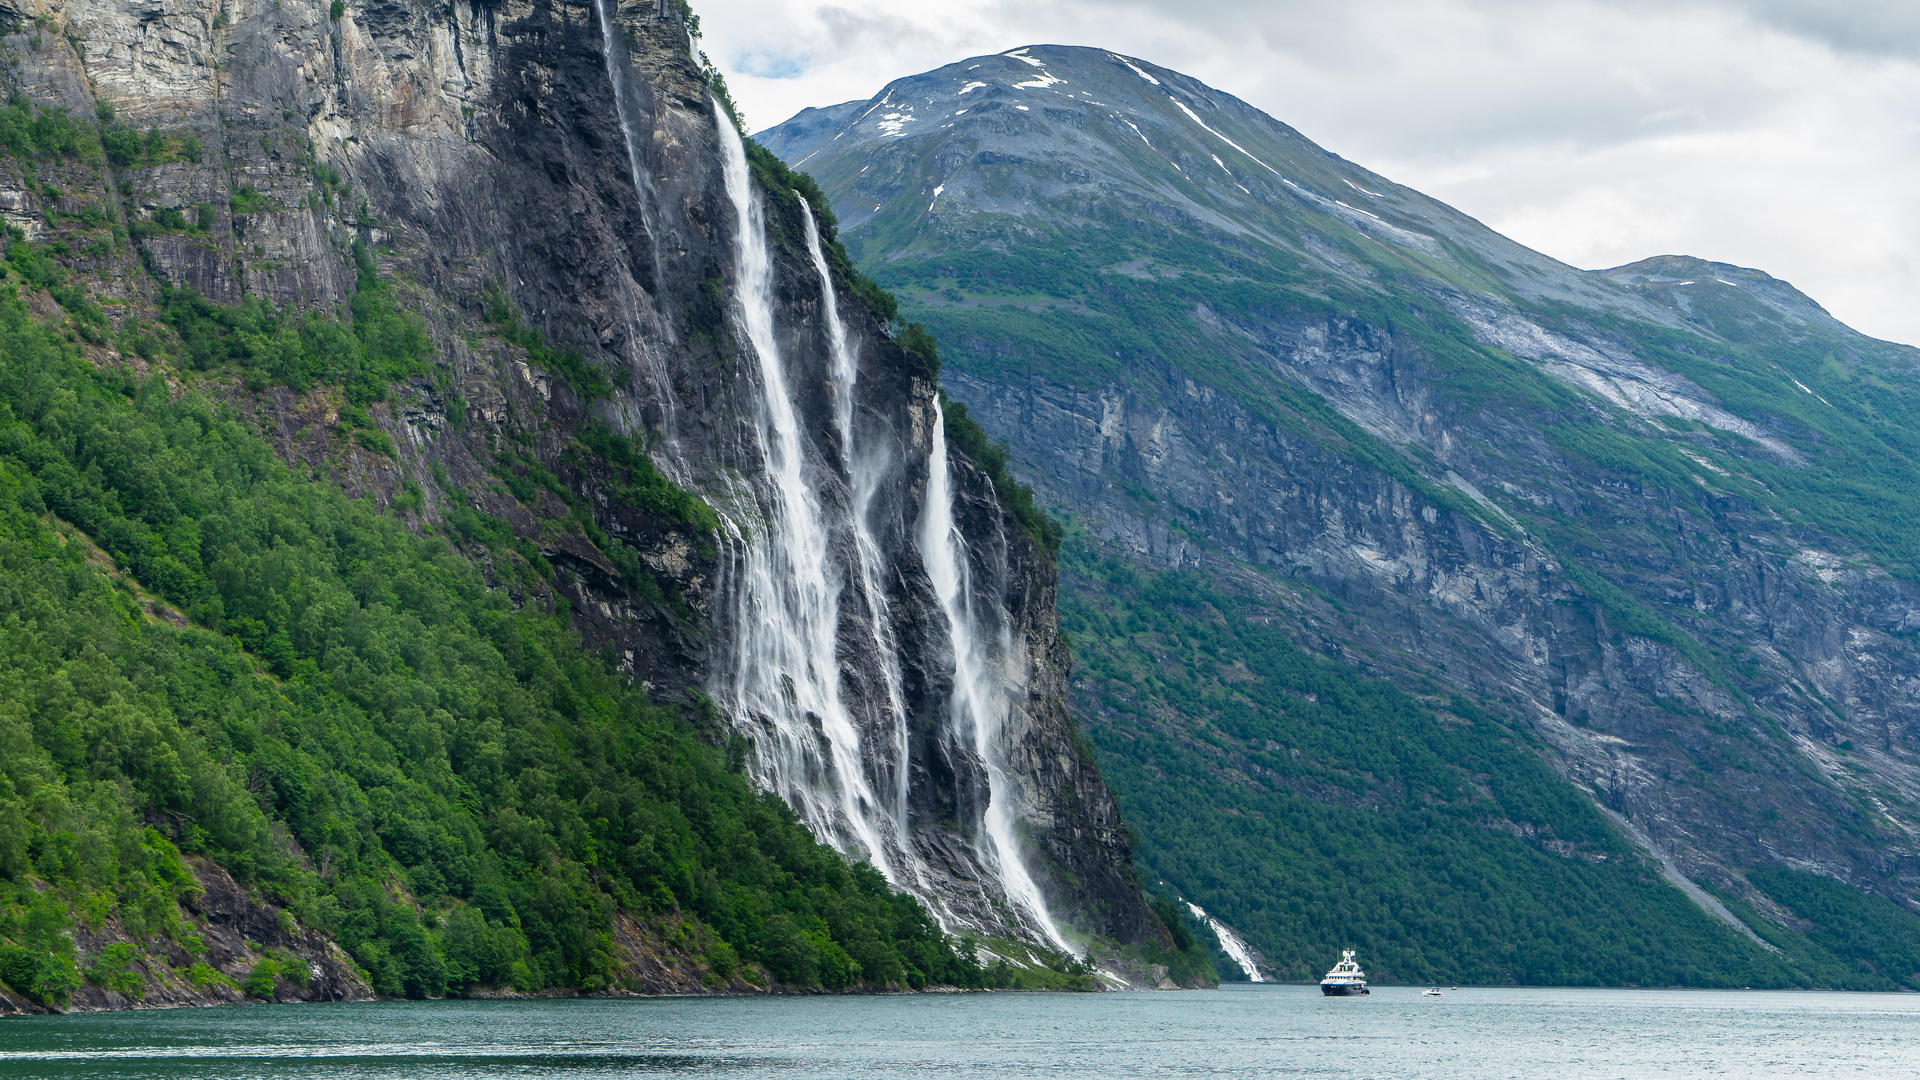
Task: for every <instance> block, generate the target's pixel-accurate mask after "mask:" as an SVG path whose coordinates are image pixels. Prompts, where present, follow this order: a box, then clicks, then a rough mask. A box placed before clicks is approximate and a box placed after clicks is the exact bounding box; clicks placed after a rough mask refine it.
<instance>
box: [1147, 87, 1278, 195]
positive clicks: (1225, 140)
mask: <svg viewBox="0 0 1920 1080" xmlns="http://www.w3.org/2000/svg"><path fill="white" fill-rule="evenodd" d="M1167 100H1168V101H1171V102H1173V103H1174V104H1175V105H1177V106H1179V107H1180V111H1181V112H1183V113H1186V114H1187V119H1189V120H1191V121H1193V122H1194V123H1196V124H1199V125H1200V126H1201V127H1202V128H1203V129H1205V130H1206V132H1207V134H1209V135H1212V136H1213V137H1214V138H1216V139H1219V140H1220V141H1221V142H1223V143H1226V144H1227V145H1228V146H1231V147H1233V148H1234V149H1235V150H1238V151H1240V152H1241V153H1243V154H1245V155H1247V157H1248V158H1251V159H1252V161H1253V163H1254V164H1255V165H1258V166H1260V167H1261V168H1263V169H1265V170H1267V171H1268V172H1270V173H1272V174H1273V175H1275V176H1278V177H1280V179H1281V180H1282V181H1284V182H1285V183H1287V184H1289V185H1291V186H1294V187H1298V186H1299V185H1298V184H1294V182H1293V181H1291V180H1288V179H1287V178H1286V177H1285V176H1284V175H1282V174H1281V172H1280V170H1279V169H1276V168H1274V167H1273V166H1271V165H1269V164H1267V163H1266V162H1264V161H1261V160H1260V159H1259V158H1257V157H1254V156H1253V153H1252V151H1250V150H1248V149H1247V148H1246V147H1244V146H1241V145H1240V144H1239V143H1237V142H1234V141H1233V140H1232V139H1229V138H1227V137H1226V136H1225V135H1222V134H1220V133H1219V132H1217V131H1215V130H1213V129H1212V128H1210V127H1207V122H1206V121H1205V120H1202V119H1200V117H1198V116H1197V115H1195V114H1194V111H1193V110H1192V109H1189V108H1187V106H1186V103H1185V102H1183V101H1181V100H1180V99H1179V98H1177V97H1174V96H1173V95H1172V94H1168V95H1167Z"/></svg>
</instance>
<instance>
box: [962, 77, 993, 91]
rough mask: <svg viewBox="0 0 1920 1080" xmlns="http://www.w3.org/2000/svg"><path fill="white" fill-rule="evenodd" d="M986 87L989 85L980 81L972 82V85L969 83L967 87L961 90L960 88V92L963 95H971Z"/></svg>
mask: <svg viewBox="0 0 1920 1080" xmlns="http://www.w3.org/2000/svg"><path fill="white" fill-rule="evenodd" d="M985 85H987V84H986V83H983V82H980V81H978V80H975V81H973V82H970V83H968V84H967V85H965V86H963V87H961V88H960V92H961V93H963V94H971V93H973V92H974V91H975V90H978V89H980V88H981V87H983V86H985Z"/></svg>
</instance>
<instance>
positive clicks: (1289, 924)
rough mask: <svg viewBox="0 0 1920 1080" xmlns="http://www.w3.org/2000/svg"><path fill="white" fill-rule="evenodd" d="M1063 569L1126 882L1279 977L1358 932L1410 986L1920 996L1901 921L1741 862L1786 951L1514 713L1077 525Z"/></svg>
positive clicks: (1888, 905)
mask: <svg viewBox="0 0 1920 1080" xmlns="http://www.w3.org/2000/svg"><path fill="white" fill-rule="evenodd" d="M1061 565H1062V570H1063V572H1064V574H1065V575H1066V579H1067V581H1066V583H1067V585H1068V586H1069V587H1068V588H1066V589H1063V590H1062V594H1061V596H1062V599H1061V626H1062V627H1063V629H1065V630H1066V631H1067V633H1068V634H1069V635H1070V637H1071V639H1072V642H1073V652H1074V657H1075V660H1076V664H1077V666H1078V669H1079V674H1078V676H1077V678H1076V683H1075V692H1076V705H1077V706H1079V707H1081V708H1082V709H1083V710H1085V712H1086V718H1085V720H1084V722H1083V728H1082V729H1083V730H1084V731H1085V732H1086V733H1087V734H1088V736H1089V738H1090V739H1091V740H1092V742H1093V744H1094V746H1095V749H1096V751H1097V754H1098V758H1099V761H1100V767H1101V770H1102V772H1103V773H1104V774H1105V775H1106V776H1107V778H1108V781H1109V783H1111V784H1112V785H1113V789H1114V791H1115V793H1116V795H1117V796H1118V798H1119V800H1120V805H1121V809H1122V812H1123V813H1125V814H1126V815H1127V818H1128V820H1129V821H1132V822H1134V823H1136V826H1137V827H1138V828H1139V831H1140V836H1141V840H1140V847H1139V856H1140V863H1141V869H1142V872H1143V875H1144V876H1146V877H1147V878H1148V879H1149V880H1154V879H1161V878H1164V879H1165V880H1167V881H1169V882H1175V883H1178V884H1179V887H1180V888H1181V889H1182V890H1184V891H1185V893H1186V894H1187V895H1188V896H1190V897H1191V898H1192V899H1194V900H1195V901H1197V902H1199V903H1200V904H1201V905H1202V906H1203V907H1205V908H1206V909H1207V910H1208V911H1210V912H1211V913H1213V914H1214V915H1216V916H1218V917H1220V918H1221V919H1224V920H1225V921H1226V922H1227V923H1228V925H1230V926H1233V927H1234V928H1235V929H1236V930H1238V931H1239V932H1240V933H1242V934H1243V935H1245V936H1246V937H1247V938H1248V939H1249V940H1251V941H1253V942H1255V943H1256V944H1257V945H1258V947H1259V948H1260V949H1262V950H1263V951H1264V952H1265V954H1266V956H1267V958H1268V960H1269V961H1270V962H1271V963H1272V965H1273V967H1274V969H1275V971H1276V972H1277V973H1278V974H1279V975H1280V976H1281V977H1282V978H1294V979H1308V978H1318V977H1319V975H1320V973H1321V972H1322V971H1324V970H1325V969H1326V968H1327V967H1329V966H1330V965H1331V964H1332V962H1333V961H1334V960H1335V959H1338V956H1339V950H1340V949H1341V948H1356V949H1358V950H1359V951H1360V955H1361V957H1362V958H1363V959H1364V960H1365V962H1366V964H1367V966H1368V967H1369V969H1370V970H1371V971H1372V973H1373V974H1374V975H1375V977H1376V978H1379V979H1382V980H1388V981H1395V982H1409V983H1436V982H1452V983H1459V982H1477V983H1510V982H1511V983H1525V984H1552V985H1637V986H1665V985H1688V986H1775V987H1778V986H1842V987H1851V988H1856V989H1894V988H1898V987H1908V988H1920V973H1916V972H1915V971H1913V970H1909V969H1910V968H1912V967H1914V966H1915V965H1914V964H1913V963H1912V958H1913V954H1912V948H1913V942H1915V941H1916V940H1920V939H1917V938H1916V937H1915V935H1917V934H1920V917H1916V916H1914V915H1913V914H1912V913H1910V912H1908V911H1906V910H1905V909H1904V908H1901V907H1900V906H1899V905H1897V904H1894V903H1892V902H1891V901H1887V900H1882V899H1880V898H1878V897H1871V896H1866V895H1864V894H1861V893H1859V892H1857V891H1855V890H1853V889H1850V888H1848V887H1847V886H1844V885H1841V884H1839V883H1837V882H1833V881H1831V880H1829V879H1825V878H1817V877H1813V876H1812V875H1804V874H1798V875H1796V874H1792V873H1791V872H1788V871H1779V872H1768V873H1770V874H1771V875H1772V876H1767V877H1764V878H1762V877H1760V876H1758V875H1760V873H1761V872H1758V871H1756V881H1757V882H1758V883H1759V884H1761V885H1762V886H1763V887H1764V888H1765V889H1766V890H1767V892H1768V893H1769V895H1771V896H1773V897H1775V898H1776V899H1779V900H1780V901H1781V902H1783V903H1785V904H1787V905H1788V906H1789V907H1790V908H1791V910H1793V911H1794V912H1796V913H1798V914H1799V915H1800V916H1801V917H1802V918H1803V919H1806V920H1808V922H1809V924H1810V925H1809V928H1808V929H1807V930H1806V932H1805V933H1796V932H1794V931H1791V930H1788V929H1786V928H1784V927H1779V926H1776V925H1774V924H1772V923H1767V922H1765V921H1764V920H1761V919H1759V918H1758V917H1757V916H1753V915H1752V913H1751V912H1747V914H1748V915H1749V917H1750V919H1751V921H1752V922H1753V923H1755V924H1756V925H1764V926H1765V927H1766V928H1767V931H1768V933H1769V937H1770V938H1771V939H1772V940H1773V941H1774V943H1775V944H1776V945H1779V946H1781V947H1782V948H1783V949H1784V950H1786V952H1787V958H1786V959H1784V960H1783V959H1782V958H1780V957H1776V956H1774V955H1771V954H1769V953H1767V952H1765V951H1763V950H1762V949H1760V948H1759V947H1757V946H1754V945H1752V944H1751V943H1750V942H1749V941H1747V940H1746V939H1745V938H1742V937H1740V936H1739V935H1738V934H1736V933H1735V932H1734V931H1733V930H1732V929H1731V928H1729V927H1728V926H1726V925H1725V924H1723V923H1721V922H1719V921H1718V920H1716V919H1714V918H1712V917H1710V916H1708V915H1707V914H1706V913H1705V912H1704V911H1702V910H1701V909H1700V908H1698V907H1696V906H1695V905H1694V904H1693V903H1692V902H1691V901H1689V900H1688V899H1687V898H1686V897H1685V896H1684V895H1682V894H1681V893H1680V892H1679V890H1677V889H1674V888H1672V887H1671V886H1669V885H1668V884H1667V883H1666V882H1665V881H1664V880H1663V879H1662V878H1661V877H1660V875H1659V869H1658V867H1656V866H1654V865H1652V864H1650V863H1649V862H1648V861H1647V860H1646V859H1645V857H1644V856H1642V855H1640V854H1638V853H1637V852H1636V850H1635V849H1634V847H1633V845H1632V844H1631V843H1629V842H1628V841H1627V840H1626V839H1625V838H1624V837H1622V836H1621V835H1620V834H1619V833H1618V832H1617V831H1616V830H1615V829H1614V828H1613V826H1612V825H1611V824H1609V823H1608V822H1607V820H1606V819H1605V818H1604V817H1603V816H1601V814H1600V813H1599V811H1597V810H1596V809H1594V807H1593V806H1592V804H1591V803H1590V802H1589V801H1588V800H1587V799H1586V798H1585V797H1584V796H1583V795H1582V794H1581V793H1579V792H1577V791H1576V790H1574V789H1573V788H1572V787H1571V786H1570V785H1569V784H1567V783H1566V781H1565V780H1564V779H1562V778H1561V777H1560V776H1558V775H1557V774H1555V773H1554V772H1553V771H1552V769H1550V768H1549V767H1548V766H1547V764H1546V762H1545V760H1544V757H1543V755H1542V754H1541V753H1540V748H1539V746H1538V744H1537V742H1536V741H1535V738H1534V736H1532V734H1531V733H1530V731H1529V730H1528V729H1527V728H1526V727H1525V726H1524V725H1519V724H1515V723H1512V722H1509V721H1507V720H1504V719H1502V718H1501V717H1499V716H1496V715H1493V714H1490V713H1488V712H1486V711H1484V710H1481V709H1478V708H1476V707H1474V706H1473V705H1471V704H1470V703H1468V702H1466V701H1463V700H1461V699H1460V698H1458V697H1456V696H1452V695H1450V694H1449V695H1445V696H1439V695H1440V694H1441V693H1442V692H1441V691H1440V690H1439V687H1438V686H1437V684H1436V685H1435V686H1434V687H1432V688H1431V689H1432V690H1433V691H1434V693H1433V694H1429V695H1419V694H1411V693H1408V692H1406V691H1404V690H1402V689H1399V688H1397V687H1396V686H1394V685H1393V684H1391V683H1389V682H1387V681H1385V680H1382V679H1376V678H1368V677H1366V676H1364V675H1362V674H1359V673H1358V672H1356V671H1355V670H1354V668H1352V667H1351V666H1349V665H1348V664H1345V663H1342V662H1339V661H1335V660H1329V659H1326V658H1324V657H1318V656H1314V655H1311V654H1309V653H1306V652H1304V651H1302V650H1301V649H1300V648H1298V647H1297V646H1295V645H1294V644H1292V643H1291V642H1290V641H1288V640H1287V638H1286V636H1285V635H1283V634H1282V633H1280V632H1279V631H1278V630H1276V629H1273V628H1271V627H1269V626H1267V625H1265V623H1266V622H1267V621H1268V620H1267V619H1266V618H1264V615H1265V612H1263V611H1262V610H1261V609H1259V608H1258V607H1257V606H1255V605H1252V604H1250V603H1249V602H1247V601H1245V600H1244V599H1242V598H1239V597H1236V596H1234V595H1232V594H1231V593H1228V592H1225V591H1223V590H1222V589H1221V587H1220V586H1218V585H1217V584H1216V583H1214V582H1212V581H1210V580H1209V579H1208V578H1207V577H1205V576H1203V575H1201V574H1198V573H1194V572H1176V571H1168V572H1160V573H1154V572H1147V571H1143V570H1141V569H1139V568H1137V567H1135V566H1133V565H1131V564H1130V563H1128V562H1126V561H1124V560H1122V559H1120V558H1118V557H1116V556H1115V555H1113V554H1111V553H1109V552H1106V551H1103V550H1102V548H1101V547H1100V546H1099V545H1098V544H1097V543H1096V542H1094V541H1093V540H1092V539H1091V538H1089V536H1088V535H1087V534H1086V533H1085V532H1082V531H1079V530H1073V531H1071V532H1070V533H1069V535H1068V538H1067V542H1066V544H1065V545H1064V546H1063V548H1062V555H1061ZM1862 905H1870V907H1871V910H1870V911H1868V910H1863V909H1862Z"/></svg>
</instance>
